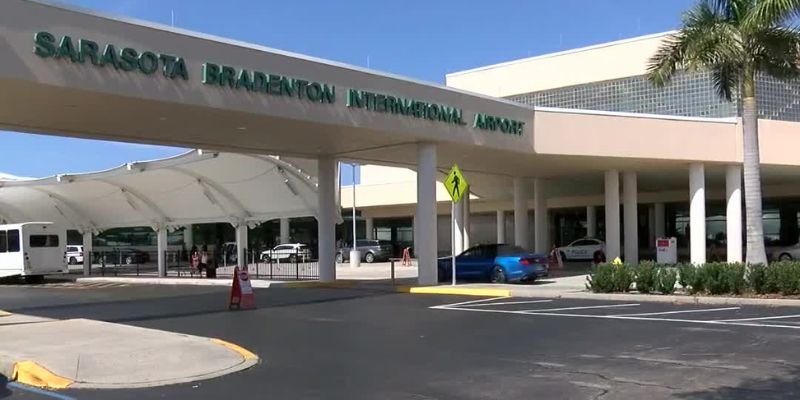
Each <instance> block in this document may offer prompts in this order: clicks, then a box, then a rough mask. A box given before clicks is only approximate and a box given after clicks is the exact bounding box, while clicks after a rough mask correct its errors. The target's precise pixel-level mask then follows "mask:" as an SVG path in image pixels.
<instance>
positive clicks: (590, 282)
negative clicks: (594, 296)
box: [586, 264, 616, 293]
mask: <svg viewBox="0 0 800 400" xmlns="http://www.w3.org/2000/svg"><path fill="white" fill-rule="evenodd" d="M586 288H587V289H589V290H591V291H592V292H595V293H611V292H614V290H615V288H616V282H615V280H614V266H613V265H611V264H598V265H596V266H594V267H593V268H592V272H591V273H590V274H589V276H587V277H586Z"/></svg>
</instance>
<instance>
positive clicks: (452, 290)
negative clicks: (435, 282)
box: [397, 286, 511, 297]
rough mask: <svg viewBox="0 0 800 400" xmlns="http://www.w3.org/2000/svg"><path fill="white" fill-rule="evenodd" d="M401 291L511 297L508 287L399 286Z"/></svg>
mask: <svg viewBox="0 0 800 400" xmlns="http://www.w3.org/2000/svg"><path fill="white" fill-rule="evenodd" d="M397 290H398V291H399V292H405V293H414V294H450V295H461V296H486V297H511V290H508V289H485V288H462V287H452V286H422V287H404V288H398V289H397Z"/></svg>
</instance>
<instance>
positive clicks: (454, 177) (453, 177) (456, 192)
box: [444, 164, 469, 203]
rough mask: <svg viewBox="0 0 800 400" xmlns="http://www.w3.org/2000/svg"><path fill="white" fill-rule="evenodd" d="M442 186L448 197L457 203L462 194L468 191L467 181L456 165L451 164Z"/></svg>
mask: <svg viewBox="0 0 800 400" xmlns="http://www.w3.org/2000/svg"><path fill="white" fill-rule="evenodd" d="M444 187H445V189H447V193H448V194H450V198H451V199H453V203H458V201H459V200H461V198H462V197H464V194H466V193H469V183H467V180H466V179H465V178H464V175H463V174H462V173H461V170H460V169H458V165H456V164H453V168H451V169H450V172H449V173H448V174H447V179H446V180H445V181H444Z"/></svg>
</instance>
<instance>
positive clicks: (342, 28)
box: [0, 0, 695, 180]
mask: <svg viewBox="0 0 800 400" xmlns="http://www.w3.org/2000/svg"><path fill="white" fill-rule="evenodd" d="M63 2H64V3H67V4H73V5H77V6H80V7H84V8H89V9H94V10H98V11H101V12H104V13H108V14H113V15H124V16H128V17H133V18H137V19H142V20H148V21H153V22H158V23H163V24H170V23H172V16H173V15H174V23H175V26H177V27H180V28H184V29H189V30H194V31H200V32H204V33H209V34H213V35H218V36H223V37H228V38H233V39H237V40H243V41H246V42H251V43H257V44H261V45H264V46H268V47H273V48H278V49H282V50H288V51H293V52H297V53H303V54H308V55H312V56H316V57H321V58H326V59H331V60H335V61H340V62H345V63H349V64H354V65H359V66H363V67H370V68H373V69H376V70H380V71H386V72H392V73H396V74H400V75H404V76H409V77H413V78H418V79H422V80H426V81H431V82H439V83H443V82H444V76H445V74H446V73H448V72H453V71H459V70H464V69H469V68H474V67H479V66H483V65H488V64H494V63H498V62H503V61H509V60H514V59H518V58H524V57H529V56H535V55H539V54H546V53H551V52H555V51H560V50H567V49H572V48H576V47H582V46H588V45H592V44H597V43H603V42H608V41H612V40H618V39H625V38H629V37H633V36H640V35H645V34H649V33H656V32H663V31H667V30H670V29H675V28H677V27H678V24H679V22H680V14H681V12H682V11H683V10H685V9H687V8H689V7H691V5H692V4H694V2H695V0H669V1H642V0H552V1H545V0H496V1H465V0H436V1H430V0H402V1H380V0H341V1H331V0H293V1H277V0H275V1H257V0H227V1H224V2H219V1H209V0H116V1H108V0H65V1H63ZM0 143H2V153H0V154H2V157H0V172H4V173H9V174H13V175H20V176H47V175H52V174H55V173H61V172H77V171H94V170H101V169H106V168H110V167H113V166H117V165H120V164H123V163H125V162H127V161H132V160H143V159H153V158H159V157H164V156H168V155H172V154H177V153H179V152H181V151H183V150H182V149H174V148H163V147H156V146H143V145H126V144H120V143H108V142H98V141H87V140H78V139H69V138H57V137H50V136H38V135H29V134H20V133H6V132H0ZM343 172H344V175H345V177H348V178H346V180H349V176H350V174H349V172H347V171H343Z"/></svg>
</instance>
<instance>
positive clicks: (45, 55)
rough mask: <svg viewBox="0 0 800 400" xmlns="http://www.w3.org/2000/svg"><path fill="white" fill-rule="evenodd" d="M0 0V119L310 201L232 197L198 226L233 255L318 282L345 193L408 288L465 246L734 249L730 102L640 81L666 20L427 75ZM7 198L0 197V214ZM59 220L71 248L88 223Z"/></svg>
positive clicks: (696, 256) (767, 163)
mask: <svg viewBox="0 0 800 400" xmlns="http://www.w3.org/2000/svg"><path fill="white" fill-rule="evenodd" d="M0 11H2V12H0V37H2V38H3V40H2V41H0V52H2V54H3V55H4V56H3V57H2V58H0V129H6V130H13V131H20V132H31V133H41V134H51V135H62V136H71V137H80V138H94V139H105V140H118V141H126V142H135V143H149V144H160V145H171V146H179V147H185V148H197V149H203V151H205V152H206V153H209V152H220V153H222V152H225V153H230V154H245V155H257V156H259V157H277V158H276V159H281V158H282V157H290V158H291V159H292V160H297V162H296V163H294V164H297V165H303V168H301V169H302V171H303V172H304V173H306V174H308V177H307V179H306V178H304V179H305V180H307V181H308V182H313V190H312V191H311V192H309V193H310V194H309V196H312V197H313V198H316V202H313V204H311V205H312V206H313V207H310V208H309V209H307V210H306V212H305V213H304V214H303V215H298V214H295V215H286V216H277V215H274V214H271V213H270V212H269V210H260V208H259V207H260V206H259V207H256V206H253V207H250V206H247V205H245V206H242V207H239V208H238V209H236V210H234V211H235V212H225V213H224V214H225V218H224V219H223V220H220V221H216V223H218V224H227V225H225V226H227V227H228V228H227V231H228V232H229V233H230V234H231V235H234V236H235V238H234V240H236V241H237V242H239V244H240V245H239V248H240V249H241V248H243V247H246V246H248V245H249V244H248V243H245V242H246V241H248V240H249V239H248V238H251V237H257V236H258V235H257V234H256V233H255V232H256V231H257V230H259V229H261V230H262V233H263V232H266V233H263V234H264V235H266V236H268V237H269V238H268V239H262V240H265V241H266V242H270V241H272V243H274V242H275V241H284V240H298V241H306V242H309V243H314V244H315V246H314V247H316V248H317V254H318V257H319V268H320V279H322V280H332V279H335V277H336V270H335V253H336V246H337V242H339V243H347V242H348V241H350V240H352V237H353V232H351V230H352V229H351V228H350V226H351V225H350V223H348V222H352V220H349V218H350V210H351V208H352V207H353V205H355V208H356V219H357V221H356V222H357V229H356V232H355V234H356V236H357V237H358V238H362V237H363V238H376V239H382V240H389V241H392V242H393V243H394V244H395V246H396V248H403V247H412V248H413V250H414V253H415V255H416V257H417V262H418V267H419V281H420V283H422V284H432V283H434V282H435V281H436V258H437V256H440V255H444V254H449V253H450V251H451V249H453V246H455V248H454V250H455V251H460V250H462V249H464V248H465V247H469V246H470V245H472V244H475V243H486V242H506V243H514V244H517V245H520V246H523V247H527V248H530V249H533V250H535V251H537V252H547V251H549V250H550V249H551V248H552V247H553V246H554V245H563V244H567V243H569V242H571V241H573V240H575V239H578V238H582V237H587V236H589V237H598V238H601V239H603V240H604V241H605V247H606V253H607V256H608V257H609V258H614V257H617V256H620V257H623V258H625V259H626V260H627V261H629V262H633V263H635V262H638V261H639V260H641V259H647V258H653V247H654V243H655V238H657V237H666V236H674V237H677V238H678V242H679V247H680V249H681V250H679V254H681V255H682V257H684V258H685V259H687V260H690V261H692V262H695V263H701V262H704V261H706V260H707V259H712V258H719V259H723V260H730V261H739V260H741V259H742V253H743V246H742V242H743V240H742V239H743V237H744V232H743V228H742V225H743V224H742V221H743V216H742V168H741V163H742V129H741V128H742V127H741V120H740V118H739V114H740V113H739V111H738V106H737V103H736V102H733V103H729V102H725V101H723V100H720V99H719V98H718V97H717V95H716V93H715V91H714V88H713V85H712V82H711V80H710V79H709V77H708V76H707V75H706V74H704V73H681V74H679V75H678V76H677V77H676V78H675V79H674V81H673V82H672V83H671V85H670V86H668V87H665V88H661V89H659V88H655V87H653V86H651V85H650V83H649V82H648V81H647V79H646V76H645V74H646V69H647V62H648V59H649V58H650V57H651V56H652V55H653V54H654V52H655V51H656V49H657V48H658V47H659V45H660V43H662V41H663V40H664V38H665V36H666V35H667V34H658V35H651V36H644V37H639V38H633V39H629V40H623V41H618V42H612V43H606V44H600V45H596V46H591V47H587V48H582V49H576V50H571V51H565V52H560V53H555V54H548V55H542V56H537V57H532V58H527V59H522V60H515V61H509V62H506V63H502V64H498V65H491V66H485V67H479V68H476V69H472V70H468V71H460V72H453V73H451V74H448V75H447V76H446V85H438V84H432V83H427V82H420V81H416V80H413V79H409V78H405V77H399V76H395V75H391V74H385V73H381V72H378V71H373V70H368V69H363V68H360V67H354V66H349V65H343V64H340V63H335V62H331V61H326V60H321V59H317V58H313V57H309V56H304V55H298V54H293V53H288V52H284V51H279V50H274V49H269V48H265V47H262V46H256V45H252V44H247V43H242V42H237V41H231V40H227V39H224V38H218V37H213V36H209V35H205V34H200V33H195V32H188V31H184V30H181V29H175V28H172V27H166V26H161V25H157V24H151V23H143V22H140V21H132V20H128V19H124V18H123V19H120V18H113V17H107V16H104V15H100V14H97V13H94V12H91V11H86V10H77V9H74V8H71V7H65V6H60V5H54V4H50V3H48V2H45V1H41V0H6V1H4V2H3V4H2V5H0ZM798 89H800V86H798V85H797V84H796V83H783V82H775V81H770V80H769V79H761V80H760V82H759V89H758V90H759V92H758V96H759V105H760V112H761V120H760V122H759V124H760V125H759V126H760V152H761V161H762V183H763V192H764V199H765V200H764V210H765V212H764V222H765V233H766V236H767V240H768V241H769V243H768V245H771V246H774V245H783V244H785V245H790V244H793V243H796V242H797V239H798V208H800V204H799V203H798V202H797V199H798V197H800V188H798V185H797V182H798V181H797V176H798V172H800V161H798V159H797V157H796V156H795V151H794V149H797V148H800V136H798V135H797V134H796V132H797V131H798V128H800V125H799V124H798V121H800V105H798V103H800V97H798V94H800V93H798ZM341 162H343V163H353V164H358V165H360V168H359V170H360V171H359V172H360V180H359V181H358V184H356V185H353V186H349V187H342V188H341V190H338V184H337V173H338V172H337V165H338V163H341ZM453 164H457V165H459V166H460V168H461V170H462V171H463V172H464V175H465V178H466V179H467V180H468V181H469V183H470V190H471V193H470V195H469V197H468V199H469V200H468V201H462V202H460V203H459V205H458V206H457V207H456V210H455V213H454V215H453V218H454V219H455V220H456V229H455V233H456V237H455V238H451V236H450V218H451V211H450V210H451V207H450V203H449V199H448V197H447V194H446V193H445V190H444V189H443V187H442V183H441V181H442V179H443V178H444V176H445V174H446V173H447V171H448V170H449V169H450V167H451V166H452V165H453ZM136 172H137V171H136V170H133V171H129V172H126V173H132V174H133V173H136ZM141 172H144V170H142V171H141ZM126 179H127V178H126ZM231 180H232V181H235V179H231ZM198 183H199V185H200V186H201V187H206V188H207V189H208V191H209V192H210V193H211V194H212V196H205V197H207V198H209V199H211V198H216V197H224V196H221V195H220V191H219V190H217V189H215V188H214V185H213V183H209V182H206V183H203V182H201V181H200V180H198ZM27 184H28V183H16V184H14V185H10V186H12V187H18V186H25V185H27ZM49 184H52V185H71V184H75V183H74V182H71V181H70V180H68V179H66V180H56V181H55V182H50V183H49ZM3 190H4V187H2V186H0V200H2V198H3ZM353 190H355V196H353V192H352V191H353ZM236 195H237V193H233V194H232V195H231V196H229V197H235V196H236ZM141 197H142V199H140V200H141V201H143V202H149V201H150V200H152V199H148V198H147V195H144V196H141ZM289 198H291V197H289ZM353 198H355V204H353V201H352V199H353ZM60 201H61V203H62V205H66V206H68V208H71V209H76V210H81V204H78V203H76V202H75V201H74V200H70V199H69V198H63V199H61V200H60ZM298 201H299V200H298ZM212 203H213V201H212ZM4 204H5V206H6V209H3V208H4ZM243 204H244V203H243ZM22 206H24V203H19V204H6V203H0V213H2V214H13V212H10V211H9V210H10V209H13V208H16V207H22ZM251 208H259V210H255V211H258V212H255V211H254V210H253V209H251ZM178 211H180V210H177V211H176V212H178ZM223 211H225V210H223ZM228 211H230V210H228ZM91 212H92V210H89V209H86V210H82V212H81V214H82V215H86V219H90V218H91ZM290 217H291V218H290ZM54 218H57V216H55V217H54ZM8 219H12V220H13V219H15V218H13V217H10V218H8ZM151 219H152V221H150V222H152V223H151V224H149V228H150V229H151V230H152V231H154V232H159V233H161V236H159V239H158V240H157V241H158V244H157V245H158V247H159V250H161V249H162V247H164V246H166V245H167V244H168V243H170V240H167V233H166V232H167V231H170V232H178V231H181V232H185V229H186V227H187V226H192V225H194V224H197V225H198V226H199V225H200V224H208V223H212V222H214V221H209V220H207V219H200V218H197V219H196V220H192V219H191V218H184V219H181V218H177V219H175V218H172V217H171V216H170V215H169V214H164V215H156V216H155V218H154V219H153V218H151ZM67 222H68V221H67ZM341 222H345V223H341ZM73 225H75V226H73V228H74V229H78V230H79V231H81V233H82V234H83V237H84V240H86V239H85V238H86V237H90V236H91V235H87V232H96V231H98V229H96V228H98V227H97V226H91V225H92V224H87V223H86V222H85V221H83V222H81V223H75V224H73ZM228 225H229V226H228ZM265 226H268V227H270V228H268V229H265V228H264V227H265ZM104 228H108V227H104ZM198 229H201V228H198ZM202 229H205V228H202ZM109 231H110V230H109V229H106V232H107V233H108V232H109ZM248 231H249V232H248ZM194 232H198V231H197V230H195V231H194ZM275 232H277V233H278V234H277V235H275ZM248 233H250V234H248ZM101 234H102V233H101ZM156 236H158V235H156ZM275 236H277V238H276V237H275ZM175 240H176V241H179V239H177V238H176V239H175ZM451 243H452V245H451ZM711 250H713V251H711ZM240 260H241V257H240ZM240 262H241V261H240ZM160 272H163V269H161V268H160Z"/></svg>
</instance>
